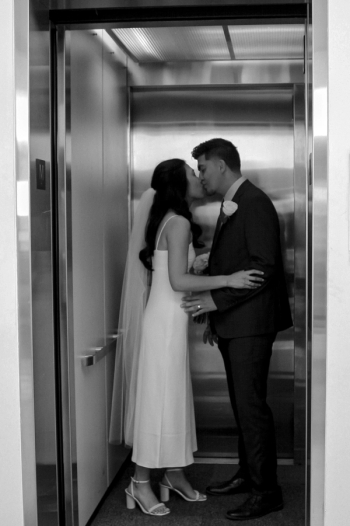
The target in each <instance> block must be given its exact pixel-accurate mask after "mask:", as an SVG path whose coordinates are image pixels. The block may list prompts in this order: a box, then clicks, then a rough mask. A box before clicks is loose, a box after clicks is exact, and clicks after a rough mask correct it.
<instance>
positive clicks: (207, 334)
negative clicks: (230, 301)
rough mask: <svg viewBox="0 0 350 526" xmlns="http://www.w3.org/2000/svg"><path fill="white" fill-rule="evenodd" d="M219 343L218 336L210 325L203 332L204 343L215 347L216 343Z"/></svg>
mask: <svg viewBox="0 0 350 526" xmlns="http://www.w3.org/2000/svg"><path fill="white" fill-rule="evenodd" d="M218 341H219V340H218V336H217V334H214V333H213V332H212V330H211V328H210V325H209V324H208V325H207V326H206V329H205V331H204V332H203V342H204V343H209V344H210V345H211V346H212V347H213V346H214V344H215V343H218Z"/></svg>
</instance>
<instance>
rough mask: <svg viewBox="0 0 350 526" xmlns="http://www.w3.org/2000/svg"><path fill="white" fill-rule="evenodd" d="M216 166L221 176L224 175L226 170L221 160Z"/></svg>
mask: <svg viewBox="0 0 350 526" xmlns="http://www.w3.org/2000/svg"><path fill="white" fill-rule="evenodd" d="M218 166H219V170H220V173H221V174H224V173H225V171H226V168H227V165H226V163H225V161H224V160H223V159H219V160H218Z"/></svg>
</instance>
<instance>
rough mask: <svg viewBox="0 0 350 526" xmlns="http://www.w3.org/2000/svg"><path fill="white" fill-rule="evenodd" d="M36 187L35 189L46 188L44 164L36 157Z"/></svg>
mask: <svg viewBox="0 0 350 526" xmlns="http://www.w3.org/2000/svg"><path fill="white" fill-rule="evenodd" d="M36 187H37V190H46V165H45V161H43V160H42V159H36Z"/></svg>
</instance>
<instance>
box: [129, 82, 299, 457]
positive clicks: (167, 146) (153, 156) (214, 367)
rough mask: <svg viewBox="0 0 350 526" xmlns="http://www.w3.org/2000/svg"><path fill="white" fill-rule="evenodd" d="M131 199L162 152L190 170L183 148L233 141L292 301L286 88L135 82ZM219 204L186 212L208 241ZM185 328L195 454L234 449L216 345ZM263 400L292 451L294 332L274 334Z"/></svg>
mask: <svg viewBox="0 0 350 526" xmlns="http://www.w3.org/2000/svg"><path fill="white" fill-rule="evenodd" d="M131 107H132V113H131V123H132V159H133V188H134V194H133V199H134V201H135V202H137V200H138V198H139V196H140V194H141V193H142V192H143V191H144V190H145V188H147V187H148V185H149V183H150V178H151V175H152V171H153V169H154V167H155V165H156V164H157V163H158V162H160V161H162V160H164V159H166V158H170V157H180V158H183V159H185V160H186V161H187V162H188V163H189V164H190V165H191V166H193V167H194V168H195V169H196V162H195V161H194V160H193V159H192V158H191V153H190V152H191V150H192V148H193V147H194V146H196V145H197V144H198V143H200V142H202V141H204V140H207V139H210V138H212V137H224V138H226V139H229V140H231V141H232V142H233V143H234V144H235V145H236V146H237V147H238V150H239V152H240V155H241V158H242V172H243V173H244V175H246V176H247V177H248V178H249V179H250V180H251V181H252V182H253V183H255V184H257V185H258V186H259V187H261V188H262V189H263V190H264V191H265V192H266V193H267V194H268V195H269V196H270V197H271V199H272V201H273V202H274V205H275V207H276V209H277V212H278V214H279V217H280V223H281V237H282V246H283V254H284V260H285V270H286V276H287V281H288V287H289V292H290V298H291V303H292V305H293V301H294V298H293V297H294V127H293V91H292V89H291V88H288V89H278V88H276V89H263V87H260V89H248V88H247V89H229V88H227V89H219V88H218V89H210V88H207V89H200V90H199V89H195V88H192V89H191V88H189V89H181V88H178V89H171V88H168V89H158V90H157V89H154V90H152V89H151V88H147V89H142V88H134V90H133V92H132V106H131ZM218 209H219V204H218V201H217V200H215V199H208V200H206V202H202V203H198V204H197V205H195V207H194V210H193V211H194V217H195V219H196V220H197V221H198V222H199V223H200V224H201V225H202V227H203V231H204V233H203V236H204V240H205V243H206V244H207V246H210V243H211V239H212V237H213V229H214V226H215V223H216V218H217V215H218ZM201 333H202V328H201V327H199V326H197V325H193V326H192V327H191V329H190V340H191V368H192V377H193V386H194V394H195V407H196V421H197V427H198V435H199V447H200V452H199V454H201V455H203V456H215V455H217V456H226V457H227V456H232V455H235V454H236V451H235V447H234V443H235V440H232V437H233V436H234V421H233V417H232V414H231V409H230V404H229V399H228V394H227V389H226V382H225V374H224V368H223V364H222V361H221V358H220V357H219V353H218V351H217V350H213V349H212V348H211V347H209V346H208V345H207V346H206V345H204V344H203V343H202V342H201ZM270 389H271V396H270V402H271V406H272V408H273V411H274V415H275V419H276V424H277V429H278V448H279V456H280V457H281V456H282V457H290V458H292V457H293V454H294V451H293V447H294V446H293V412H294V409H293V406H294V332H293V329H290V330H288V331H285V332H283V333H280V335H279V337H278V340H277V341H276V344H275V351H274V355H273V359H272V363H271V381H270Z"/></svg>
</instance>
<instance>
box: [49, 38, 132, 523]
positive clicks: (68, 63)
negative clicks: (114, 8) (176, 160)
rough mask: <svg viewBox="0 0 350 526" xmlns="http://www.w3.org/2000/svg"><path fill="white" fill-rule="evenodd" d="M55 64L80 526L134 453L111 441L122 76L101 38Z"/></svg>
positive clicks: (123, 202) (71, 466)
mask: <svg viewBox="0 0 350 526" xmlns="http://www.w3.org/2000/svg"><path fill="white" fill-rule="evenodd" d="M58 64H59V67H58V100H59V108H64V110H62V111H61V112H59V116H58V118H59V126H58V129H59V136H58V150H59V152H60V154H59V175H58V178H59V196H58V206H59V211H60V212H59V214H60V217H59V225H58V226H59V230H60V247H59V265H60V283H59V285H60V291H61V297H60V314H61V320H60V330H61V333H60V336H61V342H60V343H61V348H60V354H61V356H62V363H65V362H67V366H66V368H64V367H63V366H62V380H63V382H62V383H63V390H64V392H63V395H62V399H63V402H64V409H63V413H64V414H63V415H62V418H63V421H64V423H65V426H64V430H63V433H64V437H63V439H64V453H63V455H64V459H63V461H64V469H65V488H64V489H65V494H66V502H65V507H66V513H67V524H74V525H75V526H78V525H79V526H84V525H85V524H86V523H87V522H88V520H89V518H90V517H91V514H92V513H93V512H94V510H95V508H96V506H97V505H98V504H99V502H100V500H101V498H102V497H103V495H104V493H105V492H106V490H107V488H108V486H109V484H110V483H111V482H112V480H113V478H114V477H115V475H116V473H117V471H118V469H119V468H120V466H121V464H122V463H123V461H124V460H125V458H126V457H127V455H128V453H129V452H128V450H127V449H126V448H124V447H122V446H115V445H111V444H109V443H108V433H109V422H110V413H111V399H112V387H113V376H114V362H115V350H116V332H117V329H118V314H119V303H120V295H121V287H122V279H123V269H124V264H125V259H126V251H127V236H128V195H127V193H128V169H127V136H128V134H127V89H126V69H125V56H124V55H123V54H122V53H121V52H120V50H119V49H118V47H117V46H116V44H115V42H113V40H112V39H111V38H110V37H109V35H108V34H107V33H106V32H104V31H102V30H96V31H90V30H87V31H85V30H81V31H80V30H76V31H67V32H66V33H65V34H64V33H63V32H62V33H61V34H60V38H59V53H58ZM62 87H64V89H63V88H62ZM64 115H65V120H64V117H63V116H64ZM65 403H67V405H65ZM69 515H71V517H69Z"/></svg>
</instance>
